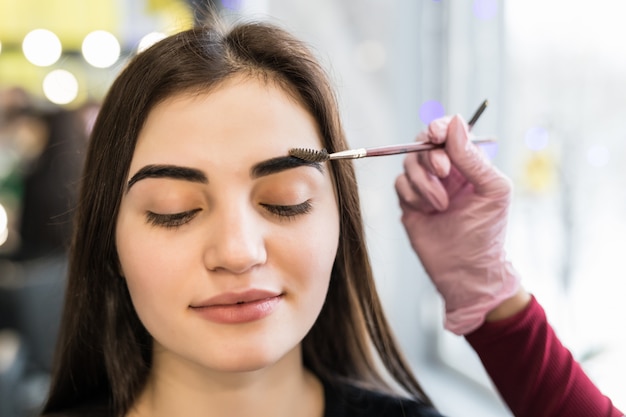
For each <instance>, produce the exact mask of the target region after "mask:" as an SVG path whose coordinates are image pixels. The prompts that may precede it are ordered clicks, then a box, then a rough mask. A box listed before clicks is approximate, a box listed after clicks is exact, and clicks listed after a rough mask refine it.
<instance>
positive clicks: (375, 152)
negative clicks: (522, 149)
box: [363, 137, 495, 157]
mask: <svg viewBox="0 0 626 417" xmlns="http://www.w3.org/2000/svg"><path fill="white" fill-rule="evenodd" d="M471 142H472V143H475V144H481V143H490V142H495V138H488V137H477V138H474V139H472V140H471ZM443 146H444V145H443V144H434V143H432V142H427V141H424V142H411V143H403V144H399V145H389V146H377V147H374V148H365V155H364V156H363V157H369V156H384V155H396V154H401V153H408V152H418V151H427V150H430V149H436V148H443Z"/></svg>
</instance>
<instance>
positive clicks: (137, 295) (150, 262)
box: [116, 219, 195, 330]
mask: <svg viewBox="0 0 626 417" xmlns="http://www.w3.org/2000/svg"><path fill="white" fill-rule="evenodd" d="M143 229H144V230H145V228H143ZM140 230H142V228H139V227H133V226H132V225H130V224H125V223H124V222H123V221H122V219H120V222H118V227H117V237H116V243H117V251H118V256H119V259H120V264H121V268H122V273H123V274H124V277H125V279H126V285H127V286H128V290H129V293H130V296H131V299H132V302H133V305H134V307H135V310H136V311H137V314H138V315H139V318H140V319H141V321H142V322H143V323H144V325H145V326H146V327H147V328H148V330H150V328H151V327H152V326H151V323H155V322H159V321H168V314H165V313H166V312H167V311H169V312H170V313H171V312H172V311H174V309H180V308H181V307H180V306H185V305H186V303H187V302H188V300H185V299H183V294H186V293H187V289H186V287H187V286H189V281H185V280H182V279H180V277H185V276H189V270H188V269H189V266H190V265H192V264H193V260H192V257H195V254H193V253H191V251H189V250H181V248H178V247H177V246H178V244H177V242H178V241H177V240H175V239H174V240H173V239H170V240H168V241H167V242H165V241H163V239H162V238H161V237H158V236H156V234H154V235H150V234H148V235H146V234H145V233H140Z"/></svg>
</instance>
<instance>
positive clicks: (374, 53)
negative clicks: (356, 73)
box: [355, 41, 387, 72]
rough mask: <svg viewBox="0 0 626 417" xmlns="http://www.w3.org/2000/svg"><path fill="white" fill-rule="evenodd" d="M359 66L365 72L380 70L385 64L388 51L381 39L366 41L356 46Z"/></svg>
mask: <svg viewBox="0 0 626 417" xmlns="http://www.w3.org/2000/svg"><path fill="white" fill-rule="evenodd" d="M355 53H356V63H357V66H358V67H359V68H360V69H361V70H362V71H365V72H374V71H378V70H379V69H381V68H382V67H384V66H385V61H386V60H387V53H386V51H385V45H383V44H382V42H379V41H364V42H361V43H360V44H359V45H357V47H356V51H355Z"/></svg>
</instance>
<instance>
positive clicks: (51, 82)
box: [43, 69, 78, 104]
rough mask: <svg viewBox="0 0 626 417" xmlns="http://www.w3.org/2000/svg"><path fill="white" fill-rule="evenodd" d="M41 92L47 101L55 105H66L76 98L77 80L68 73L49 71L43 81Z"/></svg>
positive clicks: (64, 71) (59, 70) (60, 70)
mask: <svg viewBox="0 0 626 417" xmlns="http://www.w3.org/2000/svg"><path fill="white" fill-rule="evenodd" d="M43 92H44V94H45V96H46V98H47V99H48V100H50V101H51V102H53V103H56V104H68V103H71V102H72V101H74V100H75V99H76V97H77V96H78V80H76V77H75V76H74V74H72V73H71V72H69V71H66V70H62V69H58V70H54V71H51V72H50V73H49V74H48V75H46V77H45V78H44V80H43Z"/></svg>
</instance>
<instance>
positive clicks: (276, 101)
mask: <svg viewBox="0 0 626 417" xmlns="http://www.w3.org/2000/svg"><path fill="white" fill-rule="evenodd" d="M321 146H322V141H321V137H320V134H319V128H318V125H317V122H316V121H315V119H314V118H313V116H312V115H311V114H310V113H309V112H308V111H307V110H306V109H305V108H304V106H302V105H301V104H300V103H299V102H298V101H297V100H296V99H295V98H294V96H293V94H290V93H289V92H287V91H285V89H284V88H282V87H280V86H279V85H278V84H277V83H275V82H271V81H270V82H267V81H265V80H259V79H256V78H250V77H248V78H241V77H238V78H233V79H230V80H227V81H225V82H224V83H222V84H220V85H219V86H217V87H216V88H214V89H212V90H210V91H208V92H204V93H199V94H190V93H181V94H179V95H175V96H173V97H170V98H168V99H166V100H165V101H163V102H161V103H159V104H158V105H156V106H155V107H154V108H153V109H152V110H151V111H150V113H149V115H148V117H147V119H146V122H145V124H144V126H143V128H142V130H141V132H140V134H139V137H138V140H137V145H136V148H135V154H134V157H133V165H137V164H142V163H143V164H147V163H165V162H168V163H176V162H181V163H182V162H189V161H175V160H173V159H176V158H178V157H184V158H186V159H189V158H191V159H192V160H193V159H197V160H198V163H201V162H202V161H201V160H202V159H211V160H216V159H219V158H227V159H228V158H230V159H232V158H238V159H239V160H241V159H243V158H245V156H246V155H254V156H255V157H256V159H263V158H267V157H274V156H277V155H286V154H287V153H288V151H289V149H291V148H293V147H311V148H314V149H317V148H319V147H321ZM155 159H161V161H157V160H155ZM162 159H167V160H162Z"/></svg>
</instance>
